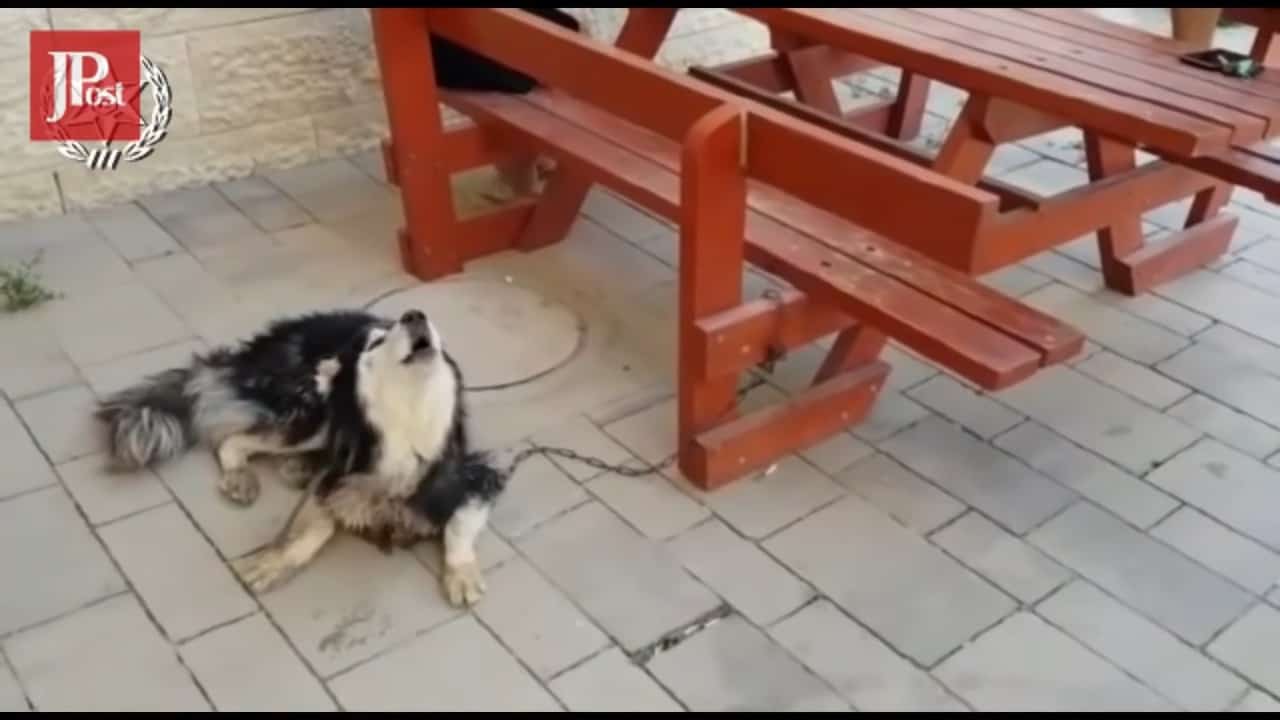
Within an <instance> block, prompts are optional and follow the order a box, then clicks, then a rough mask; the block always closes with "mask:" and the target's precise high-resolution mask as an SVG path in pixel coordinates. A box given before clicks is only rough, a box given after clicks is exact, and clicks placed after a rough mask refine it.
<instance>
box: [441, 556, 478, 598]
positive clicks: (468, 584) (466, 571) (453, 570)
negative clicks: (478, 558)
mask: <svg viewBox="0 0 1280 720" xmlns="http://www.w3.org/2000/svg"><path fill="white" fill-rule="evenodd" d="M486 589H487V588H486V587H485V584H484V576H483V575H482V574H481V573H480V566H479V565H477V564H475V563H474V562H469V563H465V564H462V565H456V566H452V567H450V566H448V565H446V566H445V569H444V592H445V595H447V596H448V598H449V603H450V604H452V605H453V606H454V607H461V606H463V605H466V606H468V607H469V606H471V605H475V604H476V603H478V602H480V598H481V597H483V596H484V592H485V590H486Z"/></svg>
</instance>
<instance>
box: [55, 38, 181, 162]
mask: <svg viewBox="0 0 1280 720" xmlns="http://www.w3.org/2000/svg"><path fill="white" fill-rule="evenodd" d="M30 63H31V64H30V78H31V118H30V126H31V139H32V140H34V141H37V142H56V143H58V153H59V154H61V155H62V156H63V157H66V158H68V159H71V160H75V161H77V162H81V163H84V165H85V167H87V168H89V169H90V170H114V169H116V168H117V167H119V165H120V161H121V160H122V159H123V160H127V161H129V162H136V161H138V160H141V159H143V158H145V157H147V156H148V155H150V154H151V152H152V151H153V150H154V149H155V146H156V145H158V144H159V143H160V141H161V140H163V139H164V136H165V133H166V132H167V130H168V127H169V119H170V117H171V115H172V107H171V103H170V101H171V99H172V95H171V91H170V89H169V82H168V80H167V79H166V78H165V75H164V72H163V71H161V70H160V68H159V66H157V65H156V64H155V63H153V62H151V61H150V60H148V59H147V58H146V57H144V56H143V55H142V36H141V33H139V32H138V31H137V30H76V31H62V30H53V31H50V30H33V31H31V58H30ZM148 89H149V90H150V92H151V97H152V100H153V102H152V105H153V107H152V112H151V116H150V117H149V118H143V117H142V98H143V93H144V91H146V90H148ZM82 141H100V142H101V143H102V145H101V146H100V147H98V148H95V149H92V150H90V149H89V148H87V147H85V145H84V144H83V142H82ZM115 141H127V142H128V145H126V146H124V147H123V148H120V149H116V148H112V147H111V143H112V142H115Z"/></svg>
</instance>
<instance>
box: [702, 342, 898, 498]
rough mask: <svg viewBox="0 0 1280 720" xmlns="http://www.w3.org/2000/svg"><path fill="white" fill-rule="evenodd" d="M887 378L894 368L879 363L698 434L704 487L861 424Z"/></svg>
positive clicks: (716, 483) (714, 486) (770, 462)
mask: <svg viewBox="0 0 1280 720" xmlns="http://www.w3.org/2000/svg"><path fill="white" fill-rule="evenodd" d="M888 374H889V366H888V365H887V364H885V363H884V362H880V361H876V362H873V363H870V364H868V365H867V366H866V367H864V368H860V369H858V370H854V371H851V372H847V373H844V374H842V375H837V376H836V377H835V378H832V379H831V380H828V381H827V382H825V383H822V384H821V385H817V386H814V387H812V388H808V389H806V390H804V391H802V392H800V393H798V394H796V395H794V396H792V397H789V398H787V399H786V400H783V401H781V402H779V403H778V404H776V405H772V406H770V407H767V408H764V409H762V410H757V411H756V412H754V413H751V414H750V415H746V416H744V417H740V418H737V419H735V420H731V421H729V422H726V423H723V424H721V425H718V426H716V428H715V429H714V430H710V431H708V432H705V433H703V434H701V435H699V436H698V438H697V444H698V447H699V448H700V449H701V451H702V455H703V457H702V459H701V468H700V469H701V471H702V473H703V481H704V483H705V484H706V486H707V487H708V488H716V487H720V486H722V485H724V484H725V483H726V482H727V481H729V480H732V479H733V478H736V477H741V476H742V475H743V474H744V473H747V472H752V471H755V470H760V469H762V468H765V467H767V466H768V465H770V464H772V463H774V462H776V461H777V460H778V458H779V457H781V456H783V455H785V454H787V453H790V452H796V451H799V450H803V449H805V448H807V447H809V446H810V445H812V444H814V443H816V442H820V441H821V440H823V439H825V438H828V437H830V436H831V434H832V433H835V432H837V431H839V430H840V429H841V428H844V427H848V426H849V425H853V424H855V423H858V422H860V421H861V420H862V419H863V418H865V417H866V416H867V414H868V413H869V412H870V411H871V408H872V405H873V403H874V402H875V400H876V398H877V397H878V396H879V394H880V389H881V388H883V387H884V383H885V379H886V377H887V376H888Z"/></svg>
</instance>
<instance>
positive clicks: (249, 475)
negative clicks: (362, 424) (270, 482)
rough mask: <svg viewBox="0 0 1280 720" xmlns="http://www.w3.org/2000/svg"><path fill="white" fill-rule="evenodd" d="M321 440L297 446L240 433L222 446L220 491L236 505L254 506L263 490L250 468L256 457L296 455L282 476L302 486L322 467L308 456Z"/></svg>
mask: <svg viewBox="0 0 1280 720" xmlns="http://www.w3.org/2000/svg"><path fill="white" fill-rule="evenodd" d="M320 437H322V436H321V435H319V434H317V435H316V436H315V437H314V438H312V439H311V440H309V441H307V442H303V443H299V444H297V445H289V444H288V443H285V442H282V441H281V440H280V437H279V436H278V435H275V434H272V433H237V434H235V435H232V436H230V437H228V438H227V439H225V440H223V441H222V444H220V445H219V446H218V465H219V466H221V468H222V476H221V477H220V478H219V480H218V490H219V491H221V492H222V494H223V495H224V496H225V497H226V498H227V499H228V500H231V501H232V502H235V503H239V504H241V505H251V504H253V501H255V500H257V499H258V494H259V492H260V491H261V486H260V484H259V481H258V476H257V475H255V474H254V472H253V469H252V468H251V467H249V459H250V458H252V457H253V456H254V455H278V456H292V457H289V458H288V459H286V460H285V462H283V463H281V465H280V468H281V475H282V477H283V479H284V480H285V482H287V483H289V484H290V485H293V486H294V487H301V486H302V485H304V484H305V483H306V481H307V480H309V479H310V478H311V475H312V473H313V472H314V470H315V468H316V467H318V464H317V463H316V461H315V459H314V458H311V457H310V456H309V455H308V453H311V452H312V451H314V450H315V449H316V448H317V447H318V445H319V442H318V439H319V438H320Z"/></svg>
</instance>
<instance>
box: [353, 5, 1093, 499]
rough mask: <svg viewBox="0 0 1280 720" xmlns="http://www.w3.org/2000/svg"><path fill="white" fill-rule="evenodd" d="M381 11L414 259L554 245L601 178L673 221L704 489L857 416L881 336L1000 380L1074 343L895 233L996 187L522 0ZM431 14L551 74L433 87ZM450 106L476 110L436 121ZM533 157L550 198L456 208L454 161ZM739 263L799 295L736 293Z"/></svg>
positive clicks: (688, 426)
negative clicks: (493, 85)
mask: <svg viewBox="0 0 1280 720" xmlns="http://www.w3.org/2000/svg"><path fill="white" fill-rule="evenodd" d="M373 18H374V31H375V40H376V43H377V47H378V58H379V63H380V65H381V71H382V77H383V82H384V87H385V92H386V100H387V107H388V116H389V120H390V127H391V139H390V142H389V143H388V144H387V145H386V155H387V163H388V175H389V177H390V178H391V180H392V181H393V182H395V183H396V184H398V185H399V186H400V188H401V192H402V198H403V202H404V206H405V216H406V227H405V228H404V229H403V230H402V231H401V249H402V251H403V261H404V263H405V265H406V266H407V267H408V268H409V270H410V271H411V272H413V273H415V274H417V275H418V276H420V277H422V278H424V279H430V278H435V277H440V276H442V275H446V274H449V273H455V272H458V271H460V270H461V269H462V266H463V263H464V262H465V261H467V260H469V259H471V258H475V257H479V256H482V255H485V254H488V253H491V252H495V251H498V250H501V249H507V248H522V249H531V248H535V247H539V246H541V245H544V244H546V243H547V242H551V241H555V240H558V239H559V236H557V235H556V233H559V234H560V235H561V236H562V235H563V233H564V231H565V230H566V229H567V225H566V224H565V221H564V220H565V217H566V215H569V214H570V213H572V215H576V214H577V211H578V205H579V204H580V202H581V198H582V193H584V192H585V191H586V189H587V188H589V187H590V186H591V185H592V184H593V183H600V184H602V185H605V186H607V187H609V188H611V189H613V190H614V191H616V192H618V193H620V194H622V195H623V196H625V197H627V198H628V199H630V200H631V201H632V202H634V203H636V204H638V205H639V206H642V207H644V208H647V209H648V210H650V211H652V212H654V213H656V214H658V215H660V216H665V217H667V218H670V219H672V220H674V221H678V223H679V227H680V262H679V293H680V297H679V383H678V404H679V420H678V428H677V432H678V453H679V458H678V463H679V467H680V468H681V470H682V471H683V472H684V474H685V475H686V476H687V477H688V478H689V480H690V481H691V482H693V483H694V484H696V485H697V486H699V487H702V488H704V489H710V488H713V487H716V486H719V485H722V484H724V483H726V482H729V481H731V480H733V479H735V478H738V477H741V476H743V475H744V474H746V473H748V472H750V471H752V470H756V469H759V468H762V467H765V466H767V465H768V464H770V463H772V462H774V461H775V460H777V459H778V458H779V457H780V456H781V455H783V454H785V453H787V452H790V451H794V450H797V449H800V448H803V447H805V446H807V445H810V444H812V443H815V442H818V441H820V440H822V439H824V438H826V437H827V436H829V435H830V434H832V433H833V432H836V431H837V430H839V429H840V428H842V427H845V426H848V425H850V424H853V423H856V422H858V421H859V420H861V419H862V418H863V417H864V416H865V415H866V413H867V412H868V410H869V409H870V407H871V405H872V403H873V402H874V400H875V398H876V396H877V394H878V392H879V391H880V389H881V388H882V387H883V385H884V381H885V377H886V374H887V372H888V367H887V365H886V364H885V363H883V362H882V361H880V360H878V359H877V358H878V356H879V355H880V352H881V350H882V349H883V348H884V346H885V343H886V341H887V340H888V339H889V338H893V339H896V340H897V341H899V342H901V343H902V344H903V345H904V346H906V347H908V348H911V349H913V350H914V351H916V352H918V353H919V354H921V355H922V356H924V357H927V358H929V359H931V360H934V361H936V362H937V363H939V364H940V365H943V366H945V367H947V368H950V369H951V370H952V371H953V372H955V373H956V374H957V375H959V376H962V377H964V378H967V379H969V380H971V381H972V382H974V383H976V384H978V385H980V386H982V387H985V388H992V389H994V388H1003V387H1007V386H1009V385H1011V384H1014V383H1017V382H1019V381H1021V380H1023V379H1025V378H1027V377H1029V376H1031V375H1032V374H1033V373H1035V372H1036V371H1037V370H1038V369H1039V368H1042V367H1045V366H1047V365H1051V364H1053V363H1057V362H1060V361H1062V360H1064V359H1066V358H1069V357H1071V356H1072V355H1074V354H1075V353H1077V352H1078V351H1079V349H1080V348H1081V347H1082V345H1083V337H1082V336H1081V335H1080V333H1078V332H1077V331H1076V330H1074V329H1073V328H1070V327H1067V326H1065V325H1063V324H1062V323H1060V322H1059V321H1057V320H1055V319H1053V318H1051V317H1048V316H1045V315H1044V314H1042V313H1039V312H1037V311H1035V310H1033V309H1031V308H1029V307H1027V306H1025V305H1022V304H1021V303H1019V302H1017V301H1015V300H1013V299H1010V298H1008V297H1006V296H1004V295H1002V294H1000V293H998V292H996V291H994V290H991V289H989V288H987V287H986V286H984V285H982V284H980V283H978V282H976V281H974V280H973V279H972V278H970V277H969V276H967V275H966V274H964V273H961V272H957V271H955V270H952V269H950V268H948V267H946V266H945V265H943V264H942V263H939V262H937V261H935V260H933V259H931V258H930V257H928V256H927V255H925V254H922V253H920V252H916V251H913V250H911V249H909V248H907V247H904V246H903V245H901V244H898V243H896V242H893V241H891V240H889V239H886V236H888V237H898V236H901V237H912V238H915V239H916V240H921V239H922V238H924V237H925V235H926V234H929V235H931V236H932V237H933V238H934V240H935V241H936V242H938V243H947V242H955V243H958V244H963V243H965V242H968V241H969V240H971V238H972V236H973V235H972V232H971V231H972V229H973V228H975V227H977V226H980V225H982V224H983V223H985V222H989V221H990V220H991V218H992V217H993V216H994V214H995V213H996V210H997V206H998V204H999V199H998V198H997V197H996V196H995V195H993V194H990V193H987V192H985V191H983V190H979V189H974V188H971V187H968V186H966V185H965V184H963V183H960V182H957V181H955V180H951V179H948V178H945V177H942V176H939V175H938V174H936V173H934V172H932V171H929V170H927V169H922V168H919V167H917V166H915V165H912V164H910V163H905V162H903V161H901V160H899V159H898V158H896V157H893V156H891V155H889V154H886V153H883V152H880V151H878V150H875V149H873V148H868V147H865V146H862V145H860V144H858V143H855V142H853V141H851V140H849V139H847V138H843V137H841V136H839V135H836V134H834V133H830V132H827V131H825V130H823V129H821V128H817V127H813V126H811V125H809V124H807V123H804V122H801V121H798V120H796V119H794V118H792V117H790V116H788V115H786V114H785V113H781V112H778V111H776V110H773V109H771V108H768V107H765V106H763V105H760V104H758V103H754V102H752V101H748V100H742V99H739V98H735V97H734V96H732V95H731V94H729V93H725V92H722V91H719V90H716V89H714V88H710V87H708V86H706V85H705V84H703V83H699V82H697V81H696V80H694V79H691V78H688V77H686V76H684V75H682V74H679V73H674V72H670V71H667V70H664V69H661V68H659V67H658V66H656V65H654V64H653V63H651V62H649V61H648V60H647V59H645V58H644V57H641V56H640V55H637V54H633V53H629V52H624V51H622V50H618V49H615V48H613V47H610V46H607V45H604V44H601V43H598V42H594V41H592V40H590V39H587V38H585V37H583V36H580V35H577V34H575V33H572V32H569V31H566V30H564V29H561V28H559V27H556V26H553V25H551V24H550V23H546V22H544V21H541V20H538V19H535V18H531V17H529V16H527V15H524V14H522V13H519V12H517V11H514V10H510V9H489V8H483V9H456V8H447V9H443V8H442V9H423V8H413V9H400V8H397V9H375V10H373ZM669 21H670V18H669V17H668V18H667V20H666V22H669ZM428 27H429V28H430V32H431V33H432V35H433V36H436V37H440V38H445V39H448V40H450V41H452V42H454V43H457V44H458V45H460V46H462V47H465V48H469V49H471V50H473V51H476V52H478V53H480V54H482V55H484V56H487V57H489V58H492V59H493V60H496V61H497V62H500V63H502V64H504V65H507V66H508V67H512V68H517V69H519V70H520V71H522V72H525V73H528V74H529V75H531V76H533V77H535V78H537V79H538V80H539V81H540V82H541V83H542V84H543V86H544V87H543V88H542V89H539V90H536V91H534V92H532V93H530V94H528V95H523V96H521V95H505V94H499V93H482V92H444V91H440V90H438V89H437V88H436V87H434V85H433V84H432V82H431V78H432V77H433V70H432V67H431V64H430V63H431V55H430V51H429V48H428V44H427V42H428V41H427V37H428V36H427V30H428ZM665 32H666V27H665V26H662V27H655V26H644V25H635V24H630V25H629V26H628V29H627V30H625V31H624V33H623V37H622V40H621V43H622V44H623V45H624V46H627V45H629V46H631V47H632V48H636V47H639V48H640V50H641V52H642V53H643V52H644V51H645V46H646V45H647V46H648V47H649V48H656V46H657V43H659V42H660V41H661V38H662V36H663V35H664V34H665ZM584 69H585V71H584ZM440 100H443V101H444V102H445V103H446V104H447V105H449V106H450V107H454V108H456V109H458V110H460V111H462V112H463V113H465V114H466V115H468V116H469V117H470V118H471V119H472V120H473V122H474V124H472V125H467V126H463V127H456V128H452V129H450V130H448V131H446V130H445V129H444V128H443V127H442V125H441V122H440V114H439V111H438V105H437V102H438V101H440ZM539 153H541V154H546V155H548V156H551V157H553V158H554V159H555V160H556V162H557V168H558V169H557V171H556V174H555V176H554V177H553V179H552V181H551V183H550V184H549V185H548V187H547V189H546V190H545V191H544V192H543V194H542V196H541V198H528V199H521V200H519V201H516V202H515V203H514V204H513V205H512V206H510V207H507V208H503V209H500V210H496V211H494V212H493V213H492V214H489V215H486V216H481V217H477V218H467V219H464V218H459V217H457V216H456V215H455V213H454V211H453V206H452V202H451V198H450V194H449V177H450V175H451V174H452V173H455V172H458V171H461V170H463V169H467V168H470V167H476V166H479V165H484V164H491V163H495V162H502V161H506V160H508V159H510V158H513V157H514V158H528V157H531V156H533V155H534V154H539ZM948 228H954V230H955V232H948V231H947V229H948ZM744 262H751V263H753V264H755V265H756V266H758V267H760V268H763V269H764V270H766V271H768V272H770V273H772V274H774V275H776V276H778V277H780V278H782V279H784V280H786V281H787V282H788V283H789V284H790V285H791V286H792V287H793V288H794V289H793V290H790V291H788V292H786V293H783V294H782V296H781V297H780V298H776V299H760V300H745V299H744V298H743V296H742V270H743V267H744ZM832 333H838V335H837V339H836V341H835V343H834V345H833V347H832V349H831V350H830V353H829V354H828V356H827V358H826V360H825V362H824V363H823V364H822V366H821V369H820V370H819V372H818V373H817V375H816V376H815V378H814V383H813V386H812V387H811V388H809V389H808V390H806V391H804V392H802V393H799V394H797V395H796V396H794V397H791V398H789V399H788V400H787V401H785V402H783V403H781V404H779V405H777V406H775V407H770V408H766V409H764V410H760V411H757V412H755V413H753V414H751V415H745V416H743V415H739V414H738V413H737V412H736V393H735V390H736V388H737V386H738V380H739V376H740V374H741V373H743V372H744V371H747V370H749V369H750V368H751V367H753V366H755V365H757V364H759V363H761V362H763V361H765V360H767V359H768V358H769V357H770V355H771V353H775V352H778V351H785V350H789V349H792V348H795V347H799V346H803V345H805V344H808V343H811V342H814V341H816V340H818V339H821V338H823V337H825V336H827V335H830V334H832Z"/></svg>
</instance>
